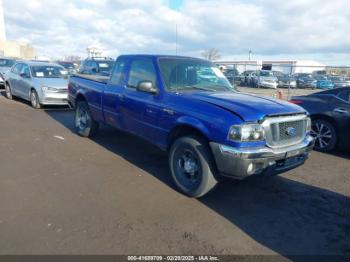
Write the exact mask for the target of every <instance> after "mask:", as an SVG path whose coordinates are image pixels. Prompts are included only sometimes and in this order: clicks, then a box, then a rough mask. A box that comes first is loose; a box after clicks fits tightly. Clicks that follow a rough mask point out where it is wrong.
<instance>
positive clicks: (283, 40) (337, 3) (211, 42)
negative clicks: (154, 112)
mask: <svg viewBox="0 0 350 262" xmlns="http://www.w3.org/2000/svg"><path fill="white" fill-rule="evenodd" d="M168 4H169V1H168V0H155V1H146V0H128V1H123V0H103V1H101V0H99V1H97V0H80V1H69V2H68V1H63V0H51V1H49V0H44V1H38V0H31V1H27V0H13V1H4V10H5V21H6V29H7V35H8V38H9V39H11V40H17V39H26V40H28V41H30V42H31V43H32V45H34V46H35V47H36V48H37V49H38V51H39V53H40V54H44V55H49V56H53V57H58V56H62V55H68V54H78V55H82V56H83V55H85V49H86V47H87V46H89V45H91V44H93V43H94V42H96V41H98V43H99V45H100V46H101V47H103V48H104V49H105V51H106V54H108V55H111V56H116V55H118V54H119V53H170V54H173V53H174V51H175V25H176V24H177V25H178V39H179V51H180V53H181V54H185V55H194V56H199V55H200V53H201V51H202V50H203V49H206V48H211V47H215V48H218V49H219V50H220V52H221V53H222V57H223V58H225V57H227V58H228V57H235V56H237V57H239V56H242V55H243V54H247V53H248V50H249V49H251V50H253V52H254V53H255V54H258V55H261V56H279V55H282V54H283V55H285V56H295V57H297V56H300V57H301V56H310V54H311V55H312V54H315V55H316V54H317V57H320V58H322V57H323V58H325V57H328V58H329V59H338V58H339V57H341V56H342V55H343V54H344V53H348V52H349V48H350V29H349V27H348V21H349V20H350V9H349V8H347V6H348V0H333V1H322V2H321V1H318V0H294V1H280V0H264V1H263V0H253V1H243V0H240V1H238V0H187V1H183V2H182V5H181V6H179V7H177V8H176V10H173V9H171V8H170V7H169V5H168ZM330 54H331V55H330ZM337 57H338V58H337Z"/></svg>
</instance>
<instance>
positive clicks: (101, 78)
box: [73, 73, 109, 84]
mask: <svg viewBox="0 0 350 262" xmlns="http://www.w3.org/2000/svg"><path fill="white" fill-rule="evenodd" d="M73 76H77V77H80V78H85V79H88V80H91V81H95V82H99V83H103V84H107V82H108V80H109V76H98V75H85V74H78V73H76V74H74V75H73Z"/></svg>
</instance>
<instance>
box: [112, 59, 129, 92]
mask: <svg viewBox="0 0 350 262" xmlns="http://www.w3.org/2000/svg"><path fill="white" fill-rule="evenodd" d="M126 61H127V60H126V59H123V58H121V59H118V61H117V63H116V65H115V67H114V70H113V73H112V76H111V80H110V83H111V84H112V85H119V84H121V82H122V81H123V80H124V74H125V73H124V68H125V65H126Z"/></svg>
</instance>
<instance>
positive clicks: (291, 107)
mask: <svg viewBox="0 0 350 262" xmlns="http://www.w3.org/2000/svg"><path fill="white" fill-rule="evenodd" d="M191 98H193V99H197V100H200V101H203V102H206V103H209V104H212V105H215V106H218V107H221V108H223V109H225V110H228V111H230V112H232V113H234V114H236V115H238V116H239V117H240V118H242V119H243V120H244V121H246V122H256V121H259V120H262V119H263V118H264V117H266V116H277V115H287V114H298V113H306V111H305V110H304V109H303V108H301V107H299V106H297V105H295V104H292V103H289V102H287V101H282V100H277V99H273V98H269V97H261V96H256V95H251V94H245V93H238V92H219V93H208V92H198V93H192V94H191Z"/></svg>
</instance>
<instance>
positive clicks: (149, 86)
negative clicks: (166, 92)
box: [136, 81, 158, 95]
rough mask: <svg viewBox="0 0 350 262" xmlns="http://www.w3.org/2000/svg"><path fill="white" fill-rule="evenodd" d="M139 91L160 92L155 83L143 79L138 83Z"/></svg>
mask: <svg viewBox="0 0 350 262" xmlns="http://www.w3.org/2000/svg"><path fill="white" fill-rule="evenodd" d="M136 90H137V91H140V92H145V93H150V94H154V95H155V94H158V90H157V88H156V87H155V86H154V85H153V83H152V82H151V81H141V82H139V83H138V85H137V88H136Z"/></svg>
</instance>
